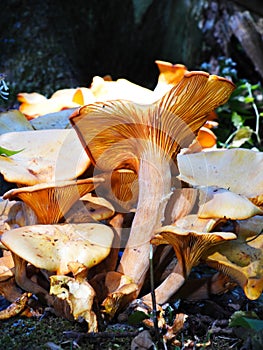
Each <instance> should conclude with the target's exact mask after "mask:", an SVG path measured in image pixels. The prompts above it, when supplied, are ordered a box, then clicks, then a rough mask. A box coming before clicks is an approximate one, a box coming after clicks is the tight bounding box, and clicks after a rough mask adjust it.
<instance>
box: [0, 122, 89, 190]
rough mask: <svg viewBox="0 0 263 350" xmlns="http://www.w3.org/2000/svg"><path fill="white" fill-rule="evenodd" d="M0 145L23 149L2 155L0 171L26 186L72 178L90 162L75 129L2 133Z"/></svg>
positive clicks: (11, 180) (12, 180)
mask: <svg viewBox="0 0 263 350" xmlns="http://www.w3.org/2000/svg"><path fill="white" fill-rule="evenodd" d="M0 144H1V146H2V147H5V148H7V149H10V150H16V151H17V150H22V151H21V152H19V153H17V154H14V155H12V156H11V157H8V158H7V157H3V156H0V172H1V173H2V174H3V176H4V178H5V180H6V181H9V182H15V183H17V184H23V185H27V186H28V185H35V184H37V183H43V182H50V181H55V180H56V181H60V180H71V179H74V178H76V177H78V176H80V175H81V174H82V173H83V172H84V171H85V170H86V169H87V168H88V166H89V165H90V160H89V158H88V156H87V154H86V153H85V152H84V151H83V147H82V145H81V143H80V141H79V138H78V137H77V135H76V133H75V132H74V130H72V129H71V130H60V129H54V130H34V131H20V132H10V133H6V134H3V135H1V136H0Z"/></svg>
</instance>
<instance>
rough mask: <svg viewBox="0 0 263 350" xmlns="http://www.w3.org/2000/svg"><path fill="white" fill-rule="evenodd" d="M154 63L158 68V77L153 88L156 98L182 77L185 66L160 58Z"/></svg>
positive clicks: (185, 69)
mask: <svg viewBox="0 0 263 350" xmlns="http://www.w3.org/2000/svg"><path fill="white" fill-rule="evenodd" d="M155 63H156V64H157V66H158V69H159V77H158V83H157V85H156V87H155V88H154V94H155V96H156V99H158V98H160V97H162V96H163V95H164V94H165V93H166V92H167V91H169V90H170V89H171V88H172V87H173V86H174V85H176V84H178V83H179V81H180V80H182V79H183V77H184V74H185V73H186V71H187V68H186V67H185V66H184V65H183V64H172V63H170V62H166V61H160V60H156V61H155Z"/></svg>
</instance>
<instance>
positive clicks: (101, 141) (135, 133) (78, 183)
mask: <svg viewBox="0 0 263 350" xmlns="http://www.w3.org/2000/svg"><path fill="white" fill-rule="evenodd" d="M156 63H157V65H158V68H159V71H160V74H159V79H158V84H157V86H156V88H155V89H154V90H153V91H151V90H148V89H146V88H144V87H141V86H138V85H136V84H133V83H132V82H129V81H127V80H124V79H119V80H118V81H112V80H111V79H110V78H109V77H107V78H104V79H103V78H100V77H95V78H94V80H93V83H92V85H91V87H89V88H78V89H68V90H61V91H59V92H56V94H54V95H53V96H52V98H50V99H46V98H44V97H43V96H42V97H41V95H39V94H36V93H32V94H19V100H20V101H21V102H22V104H21V106H20V112H19V111H13V112H8V113H4V114H3V115H2V116H1V115H0V121H1V119H2V121H3V124H4V125H5V127H4V128H3V129H0V145H1V146H3V147H4V148H6V149H11V150H17V151H19V152H15V153H14V154H12V155H11V156H9V157H7V156H5V155H2V156H0V172H1V174H2V177H3V180H2V182H3V183H7V182H8V183H10V184H11V187H12V188H11V189H9V190H8V191H2V195H3V198H2V199H3V201H2V203H4V204H5V205H6V206H7V207H3V210H2V216H1V220H2V221H1V226H0V227H1V248H2V251H3V257H2V258H0V261H1V263H0V271H2V272H1V276H0V277H1V278H0V293H1V294H2V295H4V296H5V298H7V299H8V300H10V301H11V302H13V301H15V299H16V298H17V297H18V296H19V295H20V296H22V295H23V293H24V292H29V293H32V294H34V295H36V296H37V297H38V298H39V300H40V301H41V302H42V303H44V304H47V305H49V306H50V307H53V308H54V310H55V312H57V314H59V315H62V316H64V317H68V318H70V319H75V320H78V319H80V318H81V319H84V320H85V321H86V322H87V324H88V331H90V332H94V331H97V330H98V329H99V324H98V314H97V313H98V312H100V313H101V314H102V315H103V317H104V319H112V318H113V317H115V316H116V315H118V314H119V312H120V311H122V310H123V309H125V308H126V307H127V306H128V305H129V304H130V303H131V302H132V301H134V300H135V299H137V298H140V299H141V301H142V302H143V303H144V305H146V306H147V307H149V308H152V307H153V305H152V293H153V290H152V289H151V287H150V286H151V282H152V281H150V275H151V274H150V259H149V256H150V252H151V251H152V248H153V266H151V269H153V271H151V272H152V273H153V274H154V276H155V281H154V282H155V291H154V292H155V298H156V302H157V304H158V305H159V306H160V307H161V305H162V304H164V303H166V302H167V301H169V300H171V299H172V298H176V296H177V295H178V293H179V292H180V290H182V288H183V287H184V285H185V284H186V283H188V282H189V281H188V277H189V275H190V273H191V270H192V268H193V267H194V266H196V265H197V264H200V263H204V264H207V265H209V266H211V267H213V268H215V269H217V270H219V271H220V273H217V274H216V275H215V276H214V277H213V281H214V282H215V286H216V287H215V288H214V289H213V290H217V291H218V292H222V291H225V290H226V289H227V287H226V280H227V281H228V282H229V283H228V284H227V285H228V286H230V285H231V286H233V285H235V284H239V285H240V286H241V287H242V288H243V289H244V292H245V294H246V296H247V297H248V298H250V299H256V298H258V297H259V296H260V295H261V293H262V290H263V271H262V265H263V264H262V262H263V254H262V244H263V240H262V235H261V230H262V217H263V215H262V214H263V202H262V198H263V194H262V191H261V189H262V188H263V187H262V182H263V177H262V175H261V174H263V171H262V170H263V169H261V168H262V164H263V162H262V161H263V159H262V157H263V156H262V154H261V152H256V151H249V150H241V149H224V150H218V149H216V138H215V136H214V134H213V132H212V130H211V125H214V124H213V123H215V122H214V121H213V120H211V119H213V115H214V114H213V113H214V110H215V109H216V108H217V107H218V106H220V105H222V104H224V103H225V102H226V101H227V100H228V98H229V96H230V95H231V93H232V91H233V90H234V88H235V86H234V84H233V83H232V82H231V81H229V80H227V79H225V78H222V77H218V76H215V75H209V74H208V73H206V72H203V71H188V70H187V68H186V67H185V66H183V65H180V64H176V65H173V64H171V63H168V62H162V61H156ZM65 107H67V108H69V110H68V112H66V111H61V112H57V111H59V110H60V109H62V108H65ZM76 107H78V108H76ZM72 108H74V111H73V112H72ZM47 111H48V112H56V113H55V114H49V115H44V114H46V112H47ZM65 112H66V114H65ZM23 113H24V114H23ZM7 114H8V117H7ZM10 118H13V119H14V120H15V121H16V125H17V129H16V131H11V130H10V128H9V127H8V123H5V121H6V120H8V119H10ZM59 118H61V120H63V122H62V121H61V120H60V121H58V120H59ZM59 123H62V124H63V125H64V128H61V127H60V128H58V127H57V126H58V125H62V124H59ZM0 128H1V125H0ZM35 129H37V130H35ZM242 166H244V167H245V169H246V171H242V170H241V169H242V168H241V167H242ZM240 174H242V175H240ZM222 276H224V277H223V278H222ZM8 280H10V281H9V282H10V283H7V281H8ZM193 293H194V290H193ZM197 297H198V296H197ZM95 300H96V303H95V302H94V301H95ZM94 304H96V305H97V304H98V305H99V310H98V307H97V306H96V307H95V305H94Z"/></svg>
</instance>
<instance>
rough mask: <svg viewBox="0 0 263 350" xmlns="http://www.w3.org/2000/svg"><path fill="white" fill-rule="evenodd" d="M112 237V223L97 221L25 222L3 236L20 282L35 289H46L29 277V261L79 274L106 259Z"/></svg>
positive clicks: (38, 290)
mask: <svg viewBox="0 0 263 350" xmlns="http://www.w3.org/2000/svg"><path fill="white" fill-rule="evenodd" d="M112 240H113V232H112V230H111V228H110V227H108V226H106V225H101V224H94V223H88V224H64V225H63V224H62V225H33V226H25V227H19V228H17V229H14V230H10V231H7V232H5V233H4V234H3V235H2V237H1V241H2V243H3V244H4V245H5V246H6V247H7V248H8V249H9V250H10V251H11V252H12V254H13V256H14V261H15V269H16V271H15V278H16V282H17V284H18V285H19V286H20V287H21V288H23V289H24V290H27V291H30V292H33V293H36V292H41V293H45V291H44V290H43V288H41V287H40V288H39V286H38V285H37V284H36V283H34V282H32V281H31V280H29V279H27V277H26V273H25V268H26V264H27V262H29V263H31V264H32V265H34V266H36V267H38V268H40V269H45V270H47V271H50V272H53V273H56V274H62V275H65V274H68V273H69V272H72V273H73V274H74V275H77V274H78V272H79V271H80V270H83V269H89V268H91V267H92V266H94V265H96V264H98V263H99V262H101V261H102V260H104V259H105V258H106V257H107V255H108V254H109V252H110V248H111V244H112Z"/></svg>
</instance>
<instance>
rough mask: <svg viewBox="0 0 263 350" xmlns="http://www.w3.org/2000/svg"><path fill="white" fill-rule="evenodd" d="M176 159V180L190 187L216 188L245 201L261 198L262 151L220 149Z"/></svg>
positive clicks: (262, 177)
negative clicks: (177, 173)
mask: <svg viewBox="0 0 263 350" xmlns="http://www.w3.org/2000/svg"><path fill="white" fill-rule="evenodd" d="M177 160H178V169H179V172H180V175H179V179H180V180H182V181H184V182H187V183H189V184H190V185H192V186H217V187H220V188H225V189H227V190H229V191H232V192H234V193H237V194H239V195H243V196H246V197H247V198H249V199H252V198H256V197H257V196H259V195H262V188H263V176H262V174H263V152H258V151H253V150H248V149H242V148H240V149H220V150H215V151H207V152H200V153H195V154H179V155H178V157H177ZM241 174H242V175H241Z"/></svg>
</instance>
